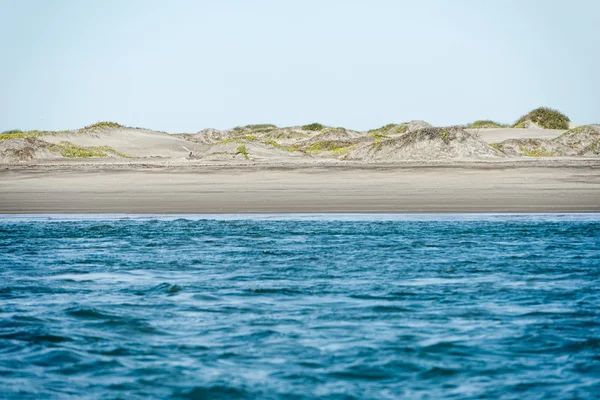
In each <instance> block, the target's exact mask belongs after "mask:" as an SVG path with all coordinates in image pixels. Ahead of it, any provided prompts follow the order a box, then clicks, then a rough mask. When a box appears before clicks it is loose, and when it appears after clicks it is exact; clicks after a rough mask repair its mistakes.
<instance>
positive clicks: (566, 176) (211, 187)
mask: <svg viewBox="0 0 600 400" xmlns="http://www.w3.org/2000/svg"><path fill="white" fill-rule="evenodd" d="M599 167H600V160H598V159H588V160H584V159H560V160H558V159H553V160H533V161H530V162H515V161H509V162H490V163H486V162H479V163H458V164H457V163H453V164H414V163H413V164H411V163H406V164H403V165H369V166H365V165H364V164H362V165H361V164H352V163H338V164H333V163H332V164H328V165H317V164H305V165H301V164H298V165H288V164H270V165H261V164H247V165H239V166H231V165H212V166H211V165H202V164H186V165H183V164H182V165H179V166H173V165H171V166H169V165H168V164H135V163H127V164H117V163H116V164H114V165H112V166H111V165H110V164H95V165H94V164H93V163H87V164H81V163H79V164H60V165H58V164H56V163H49V164H47V165H37V166H34V167H27V166H21V167H19V166H9V167H2V170H0V213H251V212H256V213H270V212H274V213H279V212H294V213H303V212H409V213H418V212H600V169H599Z"/></svg>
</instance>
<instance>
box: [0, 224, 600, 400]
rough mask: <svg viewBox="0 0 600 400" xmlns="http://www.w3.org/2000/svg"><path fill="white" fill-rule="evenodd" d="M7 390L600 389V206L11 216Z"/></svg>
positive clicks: (3, 251)
mask: <svg viewBox="0 0 600 400" xmlns="http://www.w3.org/2000/svg"><path fill="white" fill-rule="evenodd" d="M0 398H2V399H75V398H90V399H147V398H160V399H165V398H176V399H177V398H181V399H396V398H406V399H483V398H490V399H492V398H493V399H495V398H506V399H525V398H526V399H528V400H533V399H545V400H546V399H598V398H600V214H581V215H578V214H566V215H534V214H531V215H528V214H522V215H378V214H374V215H335V214H334V215H222V216H216V215H187V216H137V215H97V216H93V215H92V216H84V215H59V216H49V215H45V216H44V215H39V216H6V215H5V216H1V217H0Z"/></svg>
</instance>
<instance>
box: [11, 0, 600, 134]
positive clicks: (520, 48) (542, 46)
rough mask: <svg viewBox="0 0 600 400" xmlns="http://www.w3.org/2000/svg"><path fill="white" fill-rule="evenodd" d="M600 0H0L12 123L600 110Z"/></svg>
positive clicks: (500, 116) (153, 123)
mask: <svg viewBox="0 0 600 400" xmlns="http://www.w3.org/2000/svg"><path fill="white" fill-rule="evenodd" d="M599 26H600V1H597V0H589V1H586V0H563V1H557V0H480V1H477V0H453V1H448V0H418V1H417V0H412V1H408V0H389V1H386V0H362V1H357V0H339V1H338V0H298V1H295V0H289V1H281V0H271V1H268V0H253V1H250V0H246V1H244V0H214V1H211V0H205V1H201V0H96V1H91V0H90V1H81V0H52V1H50V0H0V57H1V60H0V61H1V62H0V92H1V95H0V132H1V131H4V130H8V129H22V130H30V129H40V130H61V129H75V128H80V127H83V126H85V125H89V124H92V123H95V122H98V121H116V122H119V123H121V124H124V125H128V126H139V127H145V128H152V129H156V130H163V131H167V132H172V133H177V132H197V131H199V130H201V129H204V128H218V129H227V128H231V127H235V126H239V125H247V124H257V123H273V124H276V125H278V126H291V125H300V124H306V123H311V122H320V123H323V124H326V125H331V126H343V127H346V128H351V129H357V130H365V129H371V128H376V127H378V126H381V125H385V124H388V123H400V122H404V121H408V120H414V119H421V120H425V121H427V122H429V123H431V124H433V125H438V126H442V125H454V124H463V123H468V122H470V121H473V120H477V119H493V120H497V121H499V122H505V123H510V122H514V121H515V120H516V119H517V118H518V117H519V116H521V115H522V114H525V113H526V112H528V111H529V110H531V109H533V108H536V107H539V106H548V107H552V108H556V109H559V110H561V111H562V112H564V113H565V114H567V115H568V116H569V117H570V118H571V120H572V121H574V122H576V123H578V124H587V123H598V122H600V72H599V65H600V29H598V27H599Z"/></svg>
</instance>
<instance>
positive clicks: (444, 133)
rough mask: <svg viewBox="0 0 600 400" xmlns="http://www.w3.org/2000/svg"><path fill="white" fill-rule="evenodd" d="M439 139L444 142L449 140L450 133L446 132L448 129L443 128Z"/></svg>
mask: <svg viewBox="0 0 600 400" xmlns="http://www.w3.org/2000/svg"><path fill="white" fill-rule="evenodd" d="M440 137H441V138H442V140H443V141H444V142H448V141H449V140H450V132H449V131H448V129H445V128H444V130H442V132H441V133H440Z"/></svg>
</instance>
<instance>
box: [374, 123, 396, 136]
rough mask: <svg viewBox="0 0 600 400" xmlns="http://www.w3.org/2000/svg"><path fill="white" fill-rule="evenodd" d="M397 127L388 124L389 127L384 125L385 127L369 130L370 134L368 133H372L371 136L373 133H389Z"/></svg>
mask: <svg viewBox="0 0 600 400" xmlns="http://www.w3.org/2000/svg"><path fill="white" fill-rule="evenodd" d="M395 126H396V124H387V125H384V126H382V127H380V128H377V129H371V130H369V132H368V133H370V134H373V133H375V134H376V133H378V132H387V131H389V130H390V129H392V128H393V127H395ZM371 136H372V135H371Z"/></svg>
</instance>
